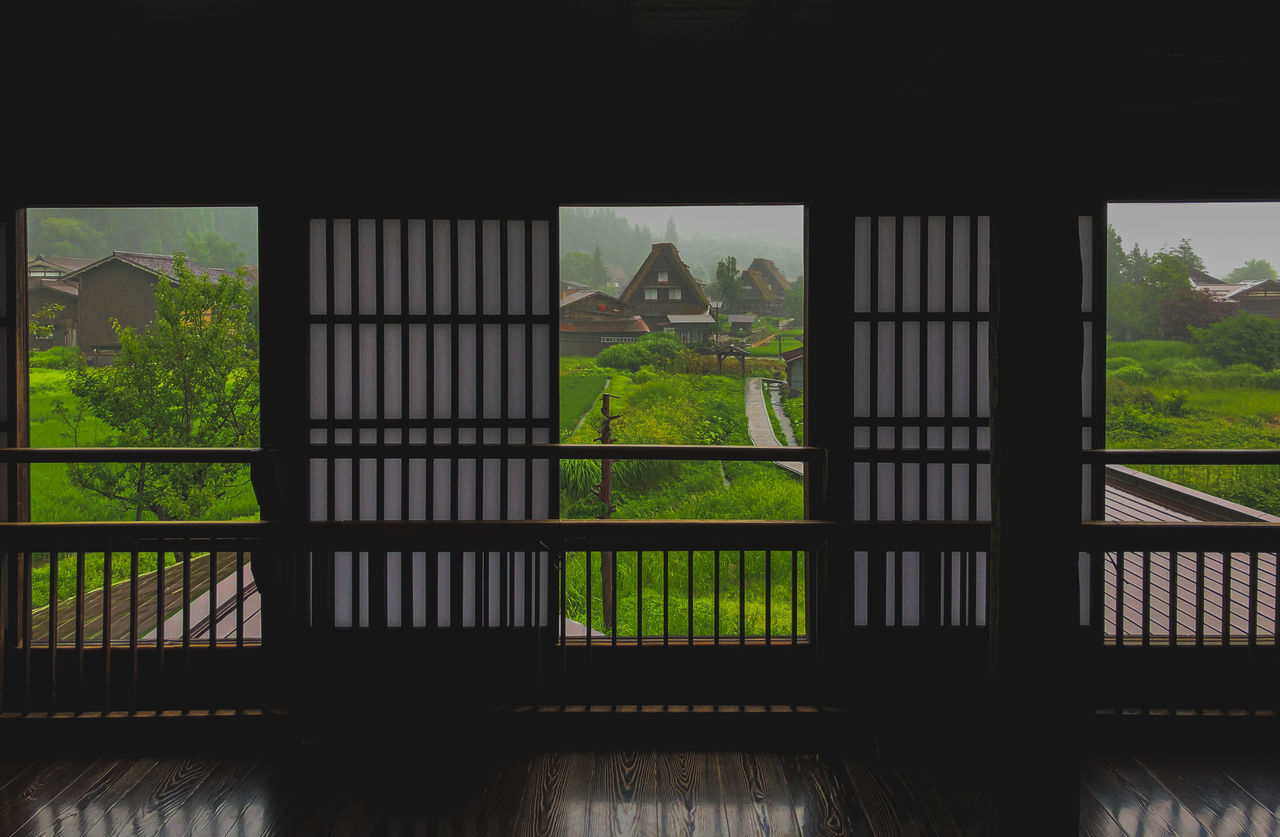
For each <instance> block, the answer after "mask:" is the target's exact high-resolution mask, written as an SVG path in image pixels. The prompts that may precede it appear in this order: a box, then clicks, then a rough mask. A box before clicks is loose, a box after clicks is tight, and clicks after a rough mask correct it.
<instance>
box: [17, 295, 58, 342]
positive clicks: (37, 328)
mask: <svg viewBox="0 0 1280 837" xmlns="http://www.w3.org/2000/svg"><path fill="white" fill-rule="evenodd" d="M65 307H66V306H65V305H59V304H58V303H56V302H50V303H48V304H46V305H42V306H40V308H39V310H37V311H34V312H32V314H31V316H30V317H28V318H27V334H29V335H30V337H31V339H32V340H48V339H49V338H50V337H53V325H54V323H56V322H57V321H58V312H60V311H61V310H62V309H63V308H65Z"/></svg>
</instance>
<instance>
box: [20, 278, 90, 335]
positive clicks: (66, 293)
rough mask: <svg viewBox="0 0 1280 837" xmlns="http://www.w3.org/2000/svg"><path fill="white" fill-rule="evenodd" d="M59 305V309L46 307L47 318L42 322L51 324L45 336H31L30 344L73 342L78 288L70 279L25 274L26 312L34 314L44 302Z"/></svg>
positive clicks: (40, 308) (46, 304) (77, 305)
mask: <svg viewBox="0 0 1280 837" xmlns="http://www.w3.org/2000/svg"><path fill="white" fill-rule="evenodd" d="M50 305H53V306H61V309H60V310H58V309H50V311H51V313H53V317H52V319H51V320H47V321H45V324H47V325H51V326H52V327H53V333H52V334H51V335H49V336H48V337H41V338H32V340H31V348H33V349H48V348H52V347H53V346H75V345H76V344H77V343H76V340H77V335H76V312H77V311H78V309H79V289H78V288H77V287H76V286H75V284H74V283H71V282H64V281H62V280H61V279H41V278H40V277H39V276H30V275H28V277H27V312H28V316H34V315H35V314H36V313H37V312H40V311H41V310H42V309H45V308H46V307H47V306H50Z"/></svg>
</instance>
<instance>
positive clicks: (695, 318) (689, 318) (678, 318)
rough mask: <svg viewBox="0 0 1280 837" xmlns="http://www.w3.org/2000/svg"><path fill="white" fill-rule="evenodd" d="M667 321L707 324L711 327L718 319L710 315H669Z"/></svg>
mask: <svg viewBox="0 0 1280 837" xmlns="http://www.w3.org/2000/svg"><path fill="white" fill-rule="evenodd" d="M667 321H668V322H671V323H680V324H692V323H707V324H708V325H711V324H713V323H715V321H716V318H715V317H713V316H711V315H710V314H668V315H667Z"/></svg>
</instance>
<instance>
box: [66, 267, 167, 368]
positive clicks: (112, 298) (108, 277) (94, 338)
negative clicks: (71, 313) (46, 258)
mask: <svg viewBox="0 0 1280 837" xmlns="http://www.w3.org/2000/svg"><path fill="white" fill-rule="evenodd" d="M155 282H156V280H155V277H154V276H152V275H151V274H149V273H147V272H146V271H144V270H142V269H140V268H137V267H133V266H131V265H128V264H124V263H123V262H115V261H110V262H106V263H104V264H103V265H101V266H100V267H97V268H95V269H94V270H92V271H86V272H85V273H83V274H81V279H80V304H79V307H80V317H79V319H80V326H79V331H80V335H79V337H80V346H81V348H83V349H84V350H85V351H86V352H91V351H92V350H93V347H94V346H99V345H107V344H114V343H119V342H120V341H119V340H118V339H117V337H116V333H115V330H114V329H113V328H112V327H111V320H112V319H113V318H114V319H115V320H118V321H119V322H120V324H121V325H125V326H128V327H130V328H133V329H135V330H137V331H142V330H143V329H144V328H146V326H147V324H148V323H150V322H151V320H152V319H153V318H154V317H155V313H156V301H155Z"/></svg>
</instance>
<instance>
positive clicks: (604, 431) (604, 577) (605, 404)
mask: <svg viewBox="0 0 1280 837" xmlns="http://www.w3.org/2000/svg"><path fill="white" fill-rule="evenodd" d="M611 398H612V396H610V395H609V393H607V392H606V393H604V395H603V396H602V398H601V403H600V414H601V415H602V416H604V422H603V423H602V424H601V425H600V444H602V445H607V444H610V443H611V442H613V434H612V433H611V432H610V429H609V423H610V422H611V421H613V419H615V418H617V416H614V415H612V414H611V413H610V412H609V401H610V399H611ZM612 486H613V460H612V459H602V460H600V488H599V490H598V491H597V493H596V496H597V497H599V498H600V502H602V503H604V510H603V511H601V512H600V519H601V520H608V519H609V516H610V515H611V514H612V513H613V510H614V509H613V488H612ZM587 560H590V556H589V555H588V559H587ZM613 576H614V555H613V551H612V550H606V551H603V552H601V553H600V610H601V614H600V618H601V621H602V622H603V623H604V624H605V625H606V626H608V628H609V631H610V632H611V633H615V634H616V632H617V627H618V626H617V618H616V617H617V604H616V603H615V602H614V589H613ZM589 594H590V593H589V591H588V595H589ZM590 629H591V626H590V625H588V626H587V630H590Z"/></svg>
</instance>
